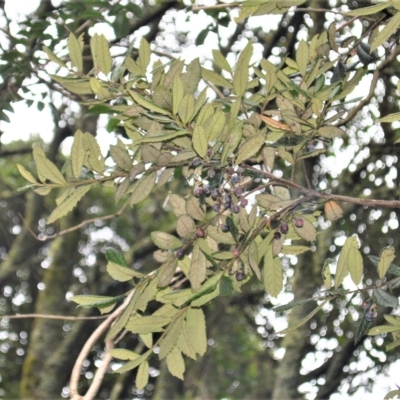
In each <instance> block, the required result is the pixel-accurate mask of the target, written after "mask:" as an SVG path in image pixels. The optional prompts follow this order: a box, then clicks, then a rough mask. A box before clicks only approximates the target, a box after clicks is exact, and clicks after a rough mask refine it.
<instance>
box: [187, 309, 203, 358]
mask: <svg viewBox="0 0 400 400" xmlns="http://www.w3.org/2000/svg"><path fill="white" fill-rule="evenodd" d="M186 331H187V333H188V336H189V337H190V341H191V343H192V345H193V348H194V350H195V352H196V353H197V354H198V355H199V356H200V357H202V356H203V355H204V354H205V353H206V351H207V333H206V320H205V317H204V313H203V311H202V309H201V308H189V310H188V312H187V313H186Z"/></svg>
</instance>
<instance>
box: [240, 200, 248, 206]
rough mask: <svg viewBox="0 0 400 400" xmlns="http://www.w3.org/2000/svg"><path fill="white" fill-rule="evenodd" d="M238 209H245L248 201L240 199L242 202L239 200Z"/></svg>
mask: <svg viewBox="0 0 400 400" xmlns="http://www.w3.org/2000/svg"><path fill="white" fill-rule="evenodd" d="M239 204H240V207H243V208H244V207H246V206H247V204H249V201H248V200H247V199H242V200H240V203H239Z"/></svg>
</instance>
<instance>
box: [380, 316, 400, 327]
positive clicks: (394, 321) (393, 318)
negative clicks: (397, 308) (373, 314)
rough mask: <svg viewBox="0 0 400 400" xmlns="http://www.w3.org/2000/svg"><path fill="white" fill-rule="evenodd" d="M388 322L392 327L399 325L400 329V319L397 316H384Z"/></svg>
mask: <svg viewBox="0 0 400 400" xmlns="http://www.w3.org/2000/svg"><path fill="white" fill-rule="evenodd" d="M383 317H384V318H385V319H386V321H387V322H389V323H390V324H392V325H397V326H398V327H400V317H398V316H397V315H388V314H385V315H384V316H383Z"/></svg>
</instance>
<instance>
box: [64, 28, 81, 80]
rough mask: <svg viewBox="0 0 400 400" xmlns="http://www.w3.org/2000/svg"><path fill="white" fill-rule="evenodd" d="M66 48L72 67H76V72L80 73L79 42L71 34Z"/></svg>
mask: <svg viewBox="0 0 400 400" xmlns="http://www.w3.org/2000/svg"><path fill="white" fill-rule="evenodd" d="M67 46H68V52H69V57H70V59H71V62H72V65H73V66H74V67H76V69H77V70H78V72H82V70H83V60H82V49H81V45H80V43H79V40H78V39H77V38H76V36H75V35H74V34H73V33H72V32H71V33H70V34H69V37H68V42H67Z"/></svg>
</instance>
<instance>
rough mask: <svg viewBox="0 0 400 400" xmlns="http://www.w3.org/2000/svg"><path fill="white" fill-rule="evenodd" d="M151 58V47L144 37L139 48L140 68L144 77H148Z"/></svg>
mask: <svg viewBox="0 0 400 400" xmlns="http://www.w3.org/2000/svg"><path fill="white" fill-rule="evenodd" d="M150 56H151V51H150V45H149V43H148V41H147V40H146V39H145V38H144V37H142V38H141V40H140V46H139V59H138V62H137V64H138V66H139V67H140V69H141V73H142V75H146V71H147V67H148V65H149V64H150Z"/></svg>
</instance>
